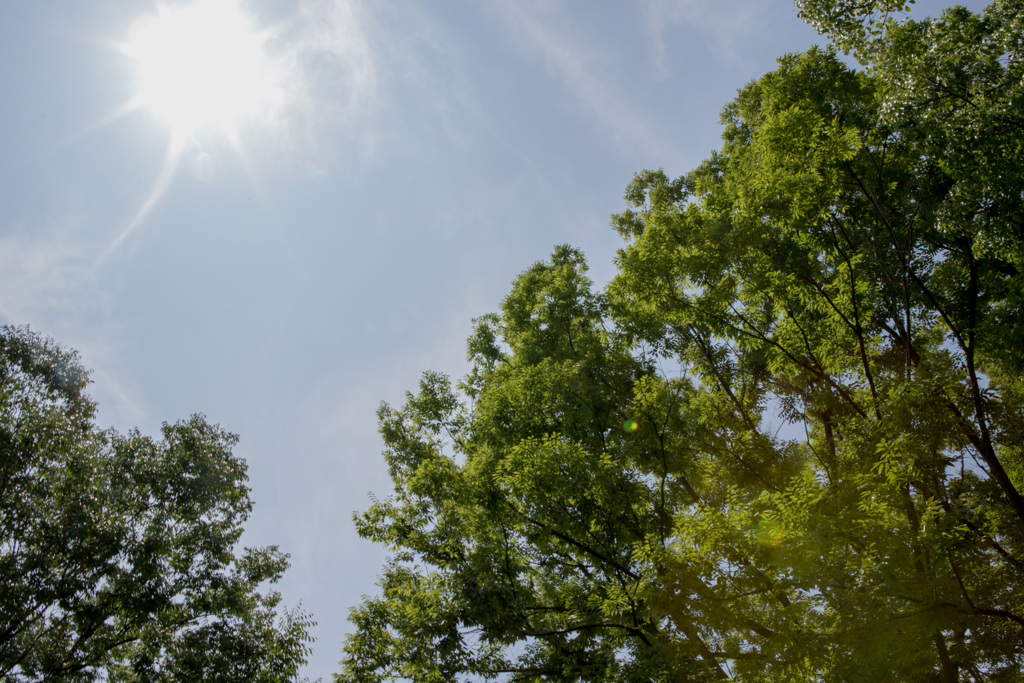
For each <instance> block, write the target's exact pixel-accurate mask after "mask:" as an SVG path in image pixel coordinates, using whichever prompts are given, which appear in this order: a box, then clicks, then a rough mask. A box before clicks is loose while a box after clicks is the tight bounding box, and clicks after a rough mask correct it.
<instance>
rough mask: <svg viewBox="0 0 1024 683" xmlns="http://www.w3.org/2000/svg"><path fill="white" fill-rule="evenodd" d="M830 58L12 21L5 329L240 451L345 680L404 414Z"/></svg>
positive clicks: (788, 48)
mask: <svg viewBox="0 0 1024 683" xmlns="http://www.w3.org/2000/svg"><path fill="white" fill-rule="evenodd" d="M945 4H946V3H944V2H938V1H937V0H935V1H934V2H931V3H929V2H927V0H926V1H925V2H923V3H919V7H920V6H921V5H927V6H928V7H927V9H926V10H925V11H932V10H935V9H937V8H939V7H941V6H944V5H945ZM979 4H980V3H968V6H972V7H974V8H977V7H978V6H979ZM182 35H184V36H187V38H186V39H185V44H186V45H187V46H188V47H186V48H182V47H181V43H178V42H175V40H179V38H178V36H182ZM815 43H822V40H821V39H820V38H819V37H818V36H817V35H816V34H815V33H814V31H813V30H812V29H810V28H809V27H808V26H806V25H804V24H803V23H802V22H801V21H800V20H799V19H798V18H797V16H796V12H795V10H794V9H793V6H792V3H791V2H790V1H789V0H635V1H633V2H612V1H610V0H591V1H589V2H583V1H582V0H578V1H576V2H570V1H568V0H566V1H564V2H563V1H560V0H516V1H513V0H489V1H487V2H469V1H466V0H446V1H443V2H430V3H428V2H417V0H375V1H373V2H370V1H368V0H367V1H361V0H248V1H246V0H180V1H177V0H166V2H160V3H157V2H154V1H153V0H48V1H47V2H45V3H44V2H31V3H30V2H15V1H14V0H8V1H6V2H0V150H2V154H0V188H2V190H0V323H2V324H15V325H26V324H27V325H30V326H31V327H32V329H34V330H36V331H39V332H42V333H44V334H47V335H50V336H52V337H54V338H55V339H57V340H58V341H60V342H61V343H63V344H65V345H67V346H70V347H72V348H75V349H77V350H78V351H79V353H80V355H81V359H82V363H83V365H84V366H85V367H86V368H89V369H90V370H91V372H92V375H91V377H92V381H93V384H92V386H91V388H90V393H91V395H92V397H93V398H94V399H95V400H97V401H98V402H99V413H98V419H99V423H100V425H101V426H103V427H107V426H113V427H115V428H117V429H118V430H127V429H130V428H132V427H138V428H139V429H140V430H141V431H142V432H143V433H147V434H153V435H156V434H158V433H159V430H160V426H161V423H162V422H164V421H170V422H174V421H176V420H178V419H182V418H186V417H188V416H189V415H191V414H193V413H203V414H205V415H206V417H207V418H208V419H209V420H210V421H211V422H215V423H218V424H220V425H222V426H223V427H225V428H226V429H228V430H230V431H232V432H235V433H238V434H239V435H240V437H241V440H240V443H239V445H238V447H237V449H236V451H235V452H236V454H237V455H239V456H241V457H243V458H245V459H246V461H247V462H248V466H249V475H250V485H251V488H252V498H253V500H254V501H255V511H254V513H253V515H252V517H251V518H250V520H249V523H248V524H247V531H246V535H245V536H244V538H243V543H244V544H245V545H249V546H261V545H269V544H276V545H279V546H280V547H281V549H282V550H283V551H285V552H287V553H289V554H290V555H291V563H292V566H291V569H290V570H289V571H288V572H287V574H286V575H285V578H284V579H283V581H282V582H281V584H280V585H279V586H278V589H279V590H280V591H281V592H282V593H283V596H284V603H285V604H286V605H288V606H295V605H298V604H299V603H301V604H302V606H303V607H304V608H305V609H306V610H308V611H310V612H312V613H313V616H314V618H315V619H316V621H317V622H318V626H317V627H316V629H315V630H314V635H315V636H316V637H317V642H316V644H315V645H314V651H313V655H312V657H311V659H310V663H309V665H308V666H307V667H306V670H305V675H308V676H310V677H311V678H312V679H316V678H317V677H322V678H323V680H324V681H325V682H326V681H329V680H330V674H331V673H332V672H334V671H336V670H337V664H336V663H337V661H338V660H339V659H340V656H341V645H342V641H343V638H344V634H345V633H346V632H347V631H348V629H349V626H348V623H347V616H348V611H349V609H350V608H351V607H353V606H355V605H357V604H358V603H359V601H360V598H361V596H363V595H367V594H372V593H374V592H375V588H374V581H375V579H376V577H377V575H378V573H379V571H380V568H381V566H382V564H383V562H384V559H385V553H384V550H383V549H381V548H378V547H375V546H373V545H372V544H370V543H368V542H366V541H363V540H361V539H359V538H358V536H357V535H356V533H355V531H354V528H353V524H352V515H353V513H354V512H358V511H361V510H365V509H366V508H367V507H368V506H369V504H370V498H369V495H370V493H371V492H372V493H375V494H376V495H377V496H379V497H385V496H387V495H388V494H389V492H390V491H391V484H390V481H389V480H388V477H387V471H386V468H385V466H384V462H383V459H382V458H381V456H380V451H381V448H382V444H381V440H380V438H379V436H378V434H377V425H376V418H375V412H376V409H377V407H378V405H379V404H380V402H382V401H386V402H389V403H391V404H394V405H398V404H401V402H402V401H403V400H404V393H405V392H406V391H408V390H415V389H416V387H417V384H418V381H419V378H420V375H421V374H422V372H424V371H426V370H436V371H441V372H445V373H447V374H449V375H450V376H452V377H453V378H457V377H460V376H461V375H463V374H464V373H466V372H467V371H468V366H467V364H466V361H465V339H466V337H467V336H468V335H469V333H470V332H471V329H472V319H473V318H475V317H478V316H480V315H483V314H486V313H489V312H492V311H495V310H497V308H498V306H499V305H500V303H501V300H502V298H503V297H504V296H505V294H506V293H507V292H508V290H509V288H510V285H511V283H512V281H513V279H514V278H515V277H516V276H517V275H518V274H519V273H520V272H522V271H523V270H525V269H526V268H528V267H529V266H530V265H531V264H532V263H534V262H536V261H538V260H542V259H545V258H546V257H547V256H548V255H549V254H550V253H551V251H552V248H553V247H554V246H555V245H557V244H564V243H567V244H571V245H573V246H576V247H578V248H580V249H582V250H583V251H584V252H585V254H586V255H587V258H588V261H589V263H590V266H591V275H592V277H593V279H594V280H595V281H596V282H598V283H603V282H605V281H607V280H608V279H609V278H610V277H611V276H612V275H613V272H614V265H613V259H614V257H615V252H616V249H618V248H619V247H620V246H622V244H621V241H620V239H619V237H618V236H617V235H616V234H615V233H614V232H613V231H612V230H611V229H610V228H609V226H608V222H609V217H610V215H611V214H613V213H616V212H619V211H621V210H623V208H624V204H623V200H622V194H623V190H624V189H625V187H626V185H627V184H628V183H629V181H630V180H631V178H632V177H633V174H634V173H637V172H639V171H641V170H643V169H657V168H664V169H665V171H666V172H667V173H668V174H669V175H673V176H674V175H679V174H681V173H684V172H686V171H687V170H689V169H691V168H693V167H694V166H696V165H697V164H698V163H700V161H701V160H702V159H704V158H705V157H707V155H708V154H709V153H710V152H711V150H713V149H715V148H716V147H718V146H719V134H720V130H721V128H720V126H719V123H718V114H719V112H720V110H721V108H722V106H723V105H724V104H725V103H726V102H727V101H728V100H729V99H731V98H732V97H733V96H734V95H735V94H736V90H737V89H738V88H740V87H742V86H743V85H745V84H746V83H748V82H749V81H751V80H753V79H755V78H757V77H759V76H761V75H763V74H764V73H766V72H768V71H770V70H772V68H773V67H774V65H775V59H776V57H778V56H780V55H782V54H784V53H787V52H797V51H801V50H804V49H806V48H808V47H809V46H810V45H812V44H815ZM164 44H167V45H170V47H169V48H167V49H165V50H164V52H160V48H161V46H162V45H164ZM190 69H191V70H190ZM218 78H220V79H221V80H217V79H218ZM225 84H231V85H230V86H228V85H225ZM236 86H238V87H236Z"/></svg>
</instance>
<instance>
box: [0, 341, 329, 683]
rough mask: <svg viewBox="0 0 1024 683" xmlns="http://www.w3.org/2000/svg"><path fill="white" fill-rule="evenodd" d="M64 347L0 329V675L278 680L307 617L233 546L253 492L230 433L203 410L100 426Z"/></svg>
mask: <svg viewBox="0 0 1024 683" xmlns="http://www.w3.org/2000/svg"><path fill="white" fill-rule="evenodd" d="M87 383H88V377H87V374H86V373H85V372H84V371H83V369H82V368H81V366H80V365H79V363H78V359H77V357H76V355H75V354H74V353H73V352H70V351H67V350H65V349H63V348H61V347H60V346H58V345H57V344H55V343H54V342H53V341H52V340H48V339H45V338H43V337H41V336H39V335H38V334H35V333H33V332H31V331H29V330H28V329H27V328H12V327H4V328H2V329H0V586H2V587H3V588H2V590H0V679H2V680H4V681H12V682H14V681H26V682H27V681H44V680H45V681H53V680H59V681H94V680H109V681H124V682H130V681H139V682H141V681H200V680H216V681H263V682H268V683H269V682H271V681H288V680H294V678H295V676H296V673H297V670H298V667H299V666H301V665H302V664H303V663H304V662H305V657H306V655H307V653H308V648H307V643H309V642H310V640H311V638H310V636H309V628H310V626H311V625H312V622H311V621H310V619H309V617H308V616H307V615H306V614H304V613H303V612H301V611H292V612H288V611H283V612H279V611H278V603H279V601H280V598H279V596H278V594H276V593H274V592H260V590H259V587H260V584H263V583H264V582H268V581H269V582H274V581H276V580H277V579H278V578H280V576H281V575H282V573H283V572H284V570H285V569H286V568H287V559H286V556H285V555H283V554H282V553H280V552H279V551H278V550H277V549H276V548H274V547H270V548H262V549H248V548H247V549H245V550H244V551H243V552H241V553H236V551H235V544H236V542H237V541H238V539H239V536H240V535H241V533H242V524H243V523H244V522H245V520H246V518H247V516H248V513H249V511H250V510H251V508H252V503H251V502H250V500H249V489H248V488H247V487H246V485H245V481H246V474H245V463H244V462H243V461H242V460H241V459H239V458H237V457H235V456H234V455H232V453H231V449H232V447H233V446H234V444H235V442H236V437H235V436H234V435H233V434H229V433H227V432H225V431H224V430H222V429H221V428H219V427H217V426H216V425H211V424H209V423H207V422H206V421H205V420H204V419H203V418H202V417H201V416H194V417H192V418H191V419H189V420H185V421H182V422H178V423H176V424H165V425H164V428H163V438H162V439H161V440H160V441H155V440H153V439H151V438H149V437H145V436H142V435H141V434H139V433H138V432H137V431H133V432H131V433H129V434H125V435H122V434H118V433H116V432H114V431H112V430H110V431H101V430H99V429H98V428H97V427H96V425H95V422H94V413H95V407H96V406H95V404H94V403H93V402H92V401H91V400H90V399H89V398H88V396H87V395H86V394H85V388H86V385H87Z"/></svg>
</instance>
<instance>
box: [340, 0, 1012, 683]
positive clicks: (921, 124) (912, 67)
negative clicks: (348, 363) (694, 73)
mask: <svg viewBox="0 0 1024 683" xmlns="http://www.w3.org/2000/svg"><path fill="white" fill-rule="evenodd" d="M798 4H799V5H800V6H801V11H802V13H803V15H804V16H805V17H806V18H807V19H808V20H809V21H812V22H813V23H814V24H815V25H816V26H818V27H819V28H820V29H821V30H822V31H824V32H825V33H827V34H828V35H829V36H830V37H831V38H832V39H833V41H834V44H836V45H838V46H839V47H840V48H842V49H848V50H851V51H853V53H854V54H855V55H856V56H857V58H858V59H860V60H861V64H862V68H861V69H860V70H854V69H851V68H850V67H848V66H846V65H845V64H844V63H843V61H841V60H840V59H839V58H838V57H837V56H836V55H835V53H834V52H832V51H830V50H828V49H813V50H811V51H809V52H807V53H805V54H797V55H787V56H785V57H783V58H782V59H780V60H779V68H778V69H777V70H776V71H774V72H772V73H770V74H768V75H766V76H764V77H763V78H761V79H760V80H758V81H756V82H754V83H751V84H750V85H748V86H746V87H745V88H743V89H742V90H741V91H740V92H739V94H738V96H737V98H736V99H735V100H734V101H733V102H731V103H730V104H728V105H727V106H726V108H725V110H724V112H723V123H724V126H725V131H724V134H723V147H722V149H721V150H720V151H719V152H716V153H714V154H713V155H712V156H711V157H710V158H709V159H708V160H707V161H705V162H704V163H703V164H702V165H701V166H700V167H698V168H697V169H695V170H694V171H692V172H690V173H688V174H686V175H684V176H683V177H681V178H678V179H670V178H668V177H666V176H665V175H664V174H663V173H661V172H645V173H641V174H639V175H638V176H637V177H636V179H635V180H634V182H633V183H632V184H631V185H630V187H629V188H628V189H627V192H626V200H627V202H628V205H629V208H628V210H626V211H625V212H624V213H622V214H620V215H618V216H616V217H615V218H614V219H613V225H614V227H615V228H616V229H617V230H618V231H619V232H620V234H621V235H622V236H623V237H624V238H625V239H626V241H627V246H626V247H625V248H624V249H623V250H622V251H621V252H620V254H619V258H618V266H619V272H618V276H617V277H616V278H615V280H614V281H613V282H612V283H611V284H610V285H609V286H608V288H607V289H606V290H605V291H604V292H601V293H596V292H594V290H593V288H592V286H591V284H590V282H589V281H588V280H587V279H586V277H585V270H586V267H585V264H584V262H583V258H582V256H581V255H580V254H579V253H578V252H576V251H574V250H572V249H570V248H567V247H562V248H559V249H557V250H556V251H555V253H554V254H553V256H552V258H551V260H550V261H549V262H546V263H540V264H537V265H535V266H534V267H532V268H531V269H529V270H527V271H526V272H525V273H523V275H522V276H520V278H519V279H518V280H517V281H516V283H515V285H514V287H513V289H512V292H511V293H510V294H509V296H508V297H507V298H506V300H505V301H504V303H503V305H502V309H501V312H500V313H499V314H497V315H492V316H488V317H486V318H484V319H482V320H481V321H480V322H479V326H478V328H477V331H476V333H475V335H474V336H473V337H472V338H471V339H470V341H469V358H470V361H471V363H472V371H471V373H470V374H469V376H468V377H467V378H465V380H464V381H462V382H460V383H458V384H456V385H452V383H451V382H450V381H448V380H447V378H445V377H442V376H439V375H436V374H430V373H428V374H427V375H425V377H424V379H423V381H422V383H421V386H420V391H419V393H418V394H416V395H410V396H409V399H408V401H407V403H406V405H405V406H404V407H402V408H400V409H394V408H391V407H388V406H383V407H382V408H381V411H380V424H381V432H382V434H383V437H384V441H385V444H386V451H385V458H386V459H387V462H388V465H389V467H390V471H391V476H392V478H393V480H394V483H395V494H394V495H393V496H392V497H390V498H388V499H387V500H381V501H376V502H375V503H374V504H373V505H372V507H371V508H370V509H369V511H367V512H366V513H364V514H363V515H361V516H359V517H358V518H357V524H358V528H359V531H360V533H361V534H362V535H363V536H365V537H366V538H369V539H371V540H373V541H375V542H378V543H383V544H386V545H387V546H388V547H390V548H391V549H392V551H393V556H392V560H391V561H390V562H389V563H388V565H387V566H386V567H385V568H384V572H383V575H382V578H381V582H380V586H381V593H380V594H379V595H378V596H372V597H368V598H366V599H365V601H364V602H363V604H362V605H361V606H360V607H358V608H357V609H355V610H354V611H353V613H352V620H353V623H354V625H355V627H356V632H355V633H354V635H352V636H351V637H350V638H349V640H348V642H347V643H346V646H345V648H346V658H345V660H344V661H343V667H344V669H343V673H342V674H341V676H340V678H342V679H344V680H354V681H370V680H380V679H394V678H410V679H414V680H424V681H430V680H436V681H442V680H453V679H456V678H461V679H467V680H468V679H472V678H474V677H477V678H483V679H500V678H506V679H508V680H535V679H541V678H545V679H553V680H587V681H591V680H608V681H612V680H620V681H639V680H706V679H726V678H736V679H738V680H744V681H793V680H857V681H860V680H864V681H889V680H901V681H902V680H921V681H930V680H936V681H961V680H978V681H980V680H1003V681H1015V680H1021V678H1022V677H1024V581H1022V580H1024V498H1022V496H1021V487H1022V486H1024V380H1022V371H1024V277H1022V275H1021V270H1022V268H1024V181H1022V179H1024V168H1022V164H1024V113H1022V112H1024V66H1022V62H1021V59H1022V57H1024V55H1022V53H1021V47H1022V41H1024V11H1022V10H1024V6H1022V5H1024V3H1021V2H1020V1H1019V0H997V1H996V2H994V3H992V4H991V5H990V6H989V7H988V8H987V9H986V10H985V12H984V14H983V15H975V14H972V13H971V12H968V11H966V10H964V9H952V10H949V11H947V12H946V13H945V14H944V15H943V16H942V17H941V18H938V19H933V20H926V21H921V22H910V21H903V22H902V23H899V22H896V21H895V20H894V19H893V17H892V16H889V15H886V14H885V13H886V12H891V11H895V10H898V9H900V8H901V7H902V3H891V2H885V1H882V0H879V1H878V2H840V1H837V0H805V1H804V2H801V3H798Z"/></svg>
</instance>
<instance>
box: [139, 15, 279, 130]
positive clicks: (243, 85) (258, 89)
mask: <svg viewBox="0 0 1024 683" xmlns="http://www.w3.org/2000/svg"><path fill="white" fill-rule="evenodd" d="M265 41H266V34H265V33H261V32H259V31H257V30H255V29H254V28H253V26H252V22H251V20H250V18H249V17H248V16H246V14H245V13H244V12H243V11H242V8H241V7H240V6H239V4H238V0H194V1H193V2H191V3H190V4H185V5H181V4H175V5H173V6H169V5H163V4H160V5H158V6H157V14H156V15H155V16H147V17H143V18H141V19H139V20H137V21H136V22H135V23H134V24H133V26H132V28H131V30H130V33H129V36H128V40H127V42H126V43H125V44H124V47H123V50H124V52H125V54H127V55H128V56H129V57H130V58H131V59H132V60H133V61H134V63H135V67H136V73H137V77H138V83H139V86H138V87H139V91H138V94H137V97H136V98H135V101H134V104H135V105H136V106H138V107H142V108H146V109H149V110H151V111H152V112H153V113H154V114H156V116H158V117H159V118H160V119H162V120H164V121H165V122H166V123H167V124H168V125H169V126H170V128H171V130H172V135H173V137H175V138H176V139H178V140H184V139H187V138H189V137H190V136H192V135H194V134H195V133H196V132H197V131H199V130H200V129H203V128H206V127H210V126H216V127H218V128H220V129H221V131H223V132H224V133H226V134H228V135H229V137H233V136H234V134H235V132H236V127H237V126H238V124H239V123H240V122H241V121H242V120H243V119H245V118H247V117H252V116H257V115H259V114H262V113H265V112H267V111H268V110H270V109H272V108H273V107H274V106H275V105H276V104H277V103H278V101H279V99H280V88H279V83H278V79H277V77H276V69H275V68H274V65H273V64H272V62H271V60H270V59H268V57H267V56H266V54H265V51H264V43H265Z"/></svg>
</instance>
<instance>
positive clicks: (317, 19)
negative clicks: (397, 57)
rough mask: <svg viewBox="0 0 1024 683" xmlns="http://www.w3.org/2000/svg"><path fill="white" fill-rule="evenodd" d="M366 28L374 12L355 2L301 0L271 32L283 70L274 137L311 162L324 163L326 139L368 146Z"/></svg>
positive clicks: (372, 62)
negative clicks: (282, 101) (284, 79)
mask: <svg viewBox="0 0 1024 683" xmlns="http://www.w3.org/2000/svg"><path fill="white" fill-rule="evenodd" d="M372 30H373V17H372V14H371V12H370V10H369V8H368V7H367V6H365V4H364V3H363V2H360V1H359V0H302V2H300V3H299V4H298V8H297V10H296V11H295V12H294V14H293V15H292V16H290V17H288V18H287V19H285V20H283V21H281V22H279V23H278V24H277V25H276V26H275V27H274V29H273V31H272V34H273V35H272V38H271V40H269V41H268V45H267V49H268V51H269V52H270V53H271V54H272V55H273V56H275V57H276V58H278V59H280V60H281V62H282V64H283V69H284V72H285V73H286V74H287V83H286V84H285V87H286V96H285V105H284V106H283V107H282V108H281V110H280V111H279V112H278V116H277V118H276V121H275V123H276V132H277V134H278V140H279V141H280V142H282V143H283V144H285V145H286V146H287V147H288V149H289V152H290V155H291V156H292V157H293V158H296V159H300V160H302V161H303V162H304V163H307V165H309V166H310V167H311V168H316V167H318V166H320V165H322V164H324V163H326V162H327V161H328V159H326V158H324V154H325V153H326V152H325V151H324V150H327V149H330V148H332V147H333V145H330V144H327V143H328V142H346V141H348V142H349V143H350V144H349V145H345V146H346V147H350V145H351V144H352V143H354V144H355V147H356V149H357V151H358V152H359V153H368V152H370V151H372V148H373V144H374V138H375V130H374V126H373V125H372V123H373V120H374V114H375V112H376V110H377V109H378V108H379V104H380V102H379V88H380V71H379V67H378V55H377V54H376V51H375V48H374V41H373V38H372V35H371V33H372Z"/></svg>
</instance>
